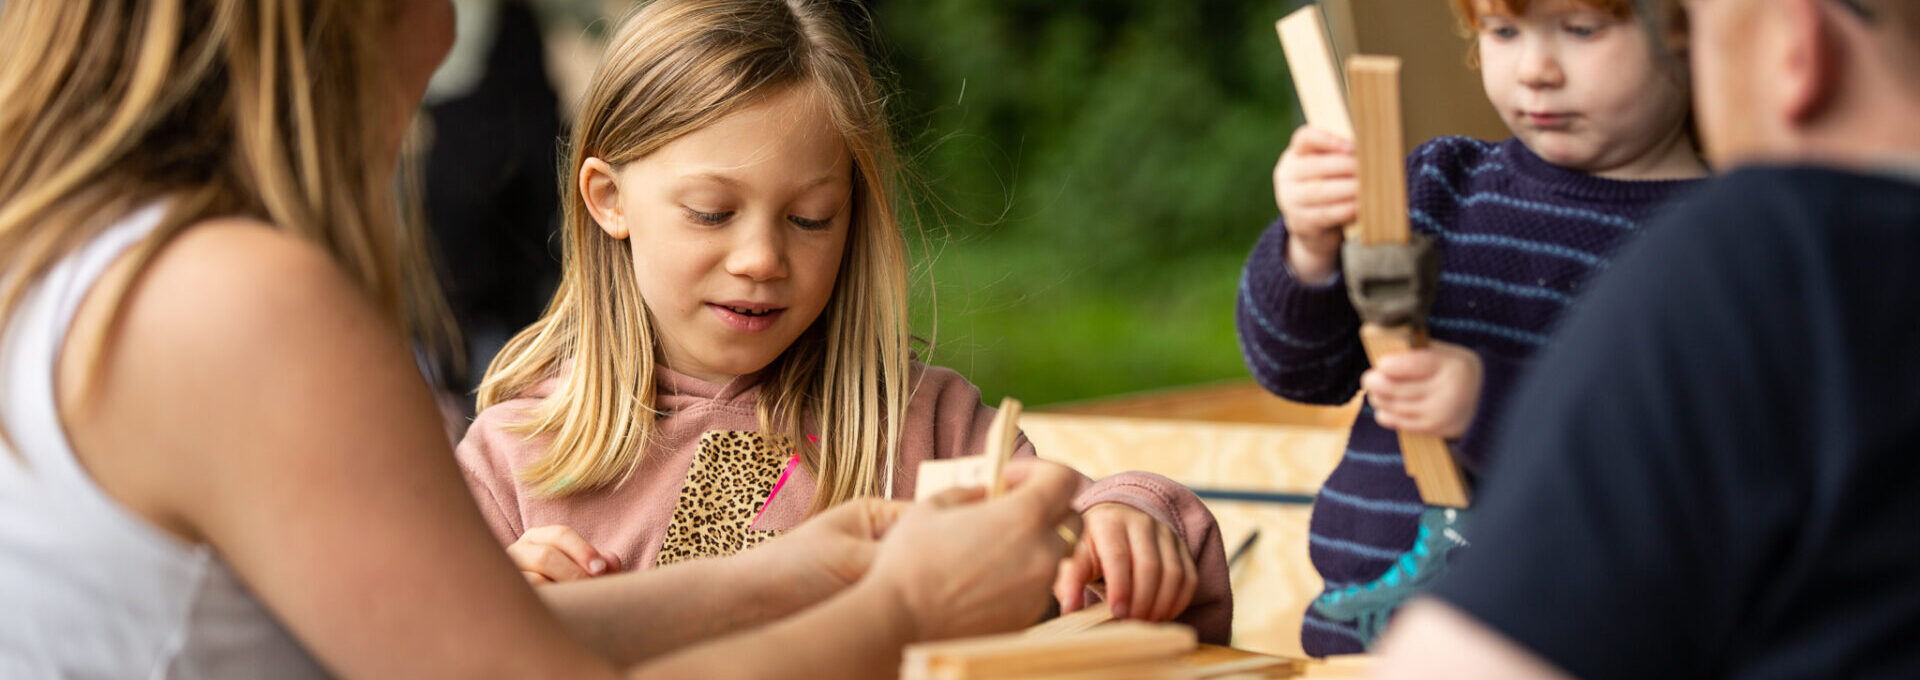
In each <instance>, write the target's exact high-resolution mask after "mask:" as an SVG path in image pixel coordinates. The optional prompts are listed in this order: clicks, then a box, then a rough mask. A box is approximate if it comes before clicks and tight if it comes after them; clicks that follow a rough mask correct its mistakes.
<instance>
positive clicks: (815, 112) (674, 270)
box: [580, 87, 853, 382]
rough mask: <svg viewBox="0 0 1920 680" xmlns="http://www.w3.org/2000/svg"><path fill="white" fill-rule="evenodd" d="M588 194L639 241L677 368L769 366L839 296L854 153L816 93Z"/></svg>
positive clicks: (739, 122)
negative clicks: (836, 285) (835, 292)
mask: <svg viewBox="0 0 1920 680" xmlns="http://www.w3.org/2000/svg"><path fill="white" fill-rule="evenodd" d="M580 182H581V193H582V194H583V195H584V196H585V198H586V201H587V204H588V210H589V211H590V212H591V213H592V214H593V216H594V219H595V220H596V221H598V222H599V224H600V227H601V228H602V229H603V230H605V231H606V232H607V233H608V234H610V235H612V236H613V237H614V238H631V239H632V241H631V245H632V250H633V271H634V279H635V281H637V282H638V284H639V287H640V295H641V298H642V299H644V300H645V301H646V304H647V309H648V311H649V312H650V313H651V319H652V321H653V327H654V329H655V335H656V336H657V337H658V338H659V340H660V343H659V347H660V350H659V351H660V354H661V358H662V359H664V361H665V362H666V365H667V367H668V368H671V369H673V370H675V371H679V372H681V373H684V374H687V375H690V376H693V377H696V378H699V379H702V380H706V381H709V382H725V381H727V380H730V379H732V378H733V377H734V376H738V375H741V374H745V373H751V372H754V371H758V370H760V369H762V368H765V367H766V366H767V365H768V364H770V363H772V362H773V360H774V359H775V358H777V357H779V356H780V353H781V352H783V351H785V350H786V349H787V347H788V346H789V345H792V344H793V342H794V340H796V339H797V338H799V337H800V334H801V333H802V332H803V331H805V330H806V329H807V327H808V326H810V325H812V324H813V321H814V319H816V318H818V317H819V316H820V312H821V310H823V309H825V308H826V306H827V301H828V299H829V298H830V297H831V296H832V294H833V287H834V280H835V279H836V278H837V276H838V273H839V270H840V259H841V257H842V254H843V253H844V252H845V251H846V244H847V233H848V229H849V227H848V224H849V220H850V214H851V212H852V209H853V156H852V154H851V152H850V151H849V150H848V148H847V145H846V142H845V140H844V138H843V137H842V136H841V135H840V132H839V130H838V129H836V128H835V127H834V124H833V121H832V119H831V118H830V117H829V115H828V112H827V109H826V107H825V105H824V104H823V103H822V101H821V100H820V99H819V98H818V96H817V95H816V93H815V91H814V90H813V88H810V87H791V88H787V89H786V90H784V91H782V92H779V93H777V94H775V95H773V96H770V97H768V98H767V99H765V100H763V101H761V102H758V103H756V104H754V105H753V106H751V107H748V108H745V109H742V110H740V111H737V112H735V113H733V114H731V115H729V116H727V117H725V118H722V119H721V120H720V121H719V122H717V123H714V124H713V125H711V126H708V127H706V128H703V129H701V130H698V131H695V132H693V133H691V134H688V135H686V136H684V137H681V138H679V139H677V140H674V141H673V142H671V143H669V144H667V145H666V146H664V147H661V148H660V149H659V150H657V151H655V152H653V153H652V154H649V155H647V156H645V157H642V158H640V159H638V160H635V161H633V162H630V163H627V164H626V165H625V166H624V167H621V168H618V169H614V168H612V167H611V166H609V165H607V164H606V163H605V162H603V161H600V160H599V159H588V160H587V162H586V163H585V165H584V166H583V167H582V169H581V173H580Z"/></svg>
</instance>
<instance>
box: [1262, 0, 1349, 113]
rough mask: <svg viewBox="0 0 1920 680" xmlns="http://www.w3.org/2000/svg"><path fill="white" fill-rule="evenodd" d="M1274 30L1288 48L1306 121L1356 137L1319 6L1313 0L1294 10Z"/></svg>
mask: <svg viewBox="0 0 1920 680" xmlns="http://www.w3.org/2000/svg"><path fill="white" fill-rule="evenodd" d="M1274 30H1275V31H1277V32H1279V34H1280V48H1281V50H1282V51H1284V52H1286V55H1287V70H1288V72H1290V73H1292V74H1293V91H1294V93H1295V94H1297V95H1298V96H1299V97H1300V110H1301V111H1303V112H1305V113H1306V114H1307V124H1308V125H1312V126H1314V127H1317V128H1320V129H1322V130H1326V131H1328V132H1332V133H1334V134H1337V135H1340V136H1342V137H1345V138H1347V139H1353V122H1352V120H1351V119H1350V118H1348V116H1347V92H1346V87H1345V86H1343V85H1342V84H1341V82H1340V67H1339V63H1340V61H1339V58H1338V57H1337V56H1336V53H1335V52H1334V50H1333V41H1332V40H1330V39H1329V38H1328V37H1327V25H1326V21H1325V20H1324V19H1323V18H1322V17H1321V14H1320V8H1319V7H1317V6H1315V5H1311V4H1310V5H1307V6H1306V7H1302V8H1300V9H1298V10H1295V11H1294V12H1293V13H1292V14H1288V15H1287V16H1285V17H1283V18H1281V19H1280V21H1278V22H1276V23H1275V24H1274Z"/></svg>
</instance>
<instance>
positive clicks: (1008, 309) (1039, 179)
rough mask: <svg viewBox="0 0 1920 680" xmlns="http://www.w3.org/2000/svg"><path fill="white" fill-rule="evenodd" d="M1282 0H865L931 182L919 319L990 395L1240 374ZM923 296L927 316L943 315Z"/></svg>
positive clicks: (1275, 90) (1277, 85)
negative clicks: (1240, 289)
mask: <svg viewBox="0 0 1920 680" xmlns="http://www.w3.org/2000/svg"><path fill="white" fill-rule="evenodd" d="M1292 4H1294V3H1293V2H1291V1H1289V0H1266V1H1262V2H1245V3H1230V2H1218V1H1214V0H1174V1H1168V0H1106V1H1101V2H1092V1H1087V0H870V1H869V2H868V3H867V5H868V7H869V9H870V11H871V13H872V14H873V17H874V21H875V24H876V26H877V33H878V36H877V52H878V54H879V55H880V57H881V59H882V60H884V62H885V64H886V67H887V68H889V69H890V70H891V71H892V72H893V74H894V78H893V80H894V84H895V86H896V90H897V91H898V95H899V97H900V98H899V99H898V100H896V101H894V102H893V106H894V110H895V113H896V116H897V118H898V120H899V126H898V129H899V132H900V136H901V139H902V141H903V150H904V151H905V154H906V156H907V157H908V158H909V159H910V160H909V162H910V164H911V166H912V167H913V168H914V170H915V171H916V172H917V174H919V175H920V177H921V179H922V180H923V185H922V186H921V187H920V188H919V189H920V190H919V192H918V194H919V195H918V197H919V198H920V201H919V202H918V213H919V217H920V220H921V223H922V227H923V228H924V229H925V231H926V235H927V240H926V241H925V242H924V243H922V244H920V247H919V248H918V250H917V252H916V253H915V259H916V263H917V264H918V265H919V266H920V267H921V269H920V272H921V273H922V274H923V275H927V276H931V277H932V280H933V282H934V284H935V285H934V288H933V289H932V290H931V291H929V290H928V289H927V286H926V285H925V284H926V280H925V278H924V277H923V278H922V279H921V280H920V281H918V282H917V291H918V293H919V294H918V295H916V303H917V315H916V318H915V330H916V332H918V333H920V334H922V335H931V336H932V339H933V340H934V341H935V343H936V344H935V348H934V351H933V356H932V361H933V362H934V363H939V364H942V365H947V366H952V367H954V368H956V369H958V370H960V371H961V372H962V373H964V374H966V375H968V376H969V377H971V378H972V379H973V380H974V381H975V382H976V383H978V384H979V385H980V386H981V388H982V390H983V391H984V392H985V393H986V396H987V398H988V400H989V402H992V401H997V400H998V398H999V396H1000V395H1013V396H1017V397H1020V398H1021V399H1023V400H1025V401H1026V402H1027V403H1029V404H1042V403H1047V402H1053V401H1061V400H1074V399H1085V398H1090V397H1098V396H1107V395H1113V394H1119V393H1124V392H1131V391H1138V390H1143V389H1151V388H1157V387H1166V386H1176V385H1186V384H1192V383H1196V382H1205V381H1211V380H1220V379H1226V378H1234V377H1240V376H1244V375H1245V373H1246V370H1245V368H1244V367H1243V366H1242V365H1241V360H1240V353H1239V349H1238V345H1237V344H1236V343H1235V341H1234V335H1233V295H1234V289H1235V285H1236V284H1237V282H1238V279H1239V271H1240V265H1241V263H1242V262H1243V260H1244V258H1245V256H1246V252H1247V249H1248V248H1249V247H1250V246H1251V245H1252V243H1253V240H1254V239H1255V237H1257V236H1258V234H1259V232H1260V230H1261V228H1262V227H1264V226H1265V225H1266V223H1267V222H1268V221H1269V220H1270V219H1271V218H1272V216H1273V214H1274V211H1275V208H1274V205H1273V188H1272V186H1273V185H1272V180H1271V173H1272V169H1273V163H1274V161H1275V159H1276V158H1277V157H1278V156H1279V153H1280V150H1281V149H1282V148H1283V147H1284V146H1285V142H1286V138H1287V135H1288V134H1289V133H1290V132H1291V130H1292V128H1293V126H1294V123H1293V113H1292V112H1293V110H1294V103H1293V98H1292V88H1291V85H1290V83H1289V81H1288V78H1287V74H1286V65H1285V61H1284V59H1283V58H1282V55H1281V51H1280V46H1279V44H1278V42H1277V40H1276V39H1275V37H1274V30H1273V22H1274V20H1275V19H1277V18H1279V17H1280V16H1281V15H1283V14H1285V12H1286V10H1287V9H1288V7H1289V6H1290V5H1292ZM930 309H937V310H938V316H937V318H935V317H934V316H933V315H931V314H929V313H928V311H929V310H930Z"/></svg>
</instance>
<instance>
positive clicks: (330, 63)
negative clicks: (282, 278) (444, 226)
mask: <svg viewBox="0 0 1920 680" xmlns="http://www.w3.org/2000/svg"><path fill="white" fill-rule="evenodd" d="M393 12H394V10H393V9H392V8H391V7H389V6H388V3H373V2H364V1H362V0H95V1H83V0H45V1H40V0H7V1H6V2H4V3H0V324H4V323H5V319H6V318H7V317H10V316H11V315H12V312H13V311H14V310H15V309H16V307H17V306H18V305H19V302H20V300H21V297H22V295H24V294H25V292H26V290H27V289H28V288H29V287H30V286H31V285H32V284H33V283H34V282H35V281H37V280H39V279H40V278H41V277H42V276H44V275H45V274H46V272H47V271H48V270H49V269H50V268H51V267H52V266H54V264H55V263H57V262H59V261H60V260H61V259H63V258H64V257H65V256H66V255H67V254H68V253H71V252H72V251H73V250H74V249H75V248H77V247H79V246H80V245H81V244H83V243H86V242H87V241H89V240H91V239H92V238H94V237H95V236H96V235H98V234H99V233H100V232H101V231H102V230H103V229H105V228H106V227H108V226H110V225H111V224H113V223H114V222H115V221H116V220H118V219H120V218H121V217H123V216H125V215H127V214H128V213H129V212H131V211H132V210H134V209H135V208H137V207H139V206H141V205H144V204H148V203H152V202H155V201H162V200H164V201H166V213H165V217H164V218H163V219H162V220H161V223H160V226H159V227H158V228H157V229H156V230H155V231H154V232H153V234H152V235H151V236H150V237H148V238H147V239H146V240H145V241H144V242H143V243H141V244H140V245H138V246H136V247H135V249H134V250H133V251H132V252H133V255H134V257H135V258H136V260H135V270H136V273H137V272H138V271H139V270H141V269H144V268H145V267H146V266H147V265H148V264H149V263H150V262H151V261H152V259H153V257H154V255H155V254H156V253H157V252H158V251H159V250H160V249H161V248H162V247H164V246H165V245H166V244H167V243H168V242H169V241H170V240H171V239H172V238H173V237H175V236H177V235H178V234H179V233H180V232H181V231H182V230H183V229H185V228H186V227H188V226H191V225H192V224H194V223H196V222H200V221H202V220H205V219H207V218H210V217H218V216H245V217H251V218H256V219H260V220H263V221H266V222H269V223H271V224H273V225H274V226H276V227H277V228H279V229H281V230H283V231H286V232H288V233H290V234H293V235H296V236H298V237H300V238H303V239H306V240H308V241H311V242H312V243H313V244H314V245H315V246H317V247H319V248H321V249H322V250H324V251H326V252H327V253H329V254H331V255H332V256H333V258H334V259H335V260H336V261H337V262H339V263H340V265H341V266H342V267H344V268H345V269H346V270H347V271H348V272H349V273H350V274H351V275H352V276H353V278H354V279H355V280H357V281H358V283H359V284H360V286H361V287H362V288H364V289H365V291H366V292H367V293H368V295H369V296H370V297H371V298H372V299H373V300H374V301H375V302H376V303H377V304H378V305H380V306H381V307H382V308H383V309H384V310H385V311H386V313H387V314H388V315H389V317H390V318H391V319H392V320H393V321H394V322H395V323H396V324H398V325H400V326H401V327H403V328H409V329H414V330H419V329H424V328H428V327H429V326H431V323H430V322H432V321H441V320H444V318H445V317H444V316H443V315H440V314H437V313H436V311H437V310H441V309H444V303H441V302H439V297H438V293H437V290H436V289H435V287H434V284H433V277H432V275H431V272H428V271H425V262H424V260H423V258H424V253H426V252H427V249H426V248H424V247H422V246H421V244H419V243H418V241H417V239H418V238H419V237H418V236H417V232H415V231H410V230H408V229H407V228H405V226H404V224H403V222H402V221H401V220H400V219H399V213H400V211H399V210H398V209H397V208H396V205H397V203H396V199H395V197H394V190H393V181H394V180H393V177H394V176H393V172H392V170H393V159H394V153H395V149H396V148H397V147H398V141H399V140H398V139H395V137H396V136H397V132H398V131H397V130H393V128H394V127H395V125H394V122H395V120H396V118H395V117H396V116H398V115H400V114H401V113H403V110H402V109H401V108H399V107H400V106H401V104H402V102H401V101H400V100H399V97H400V94H401V90H400V85H399V82H398V79H397V78H395V77H394V76H393V75H391V65H390V64H386V63H384V61H385V60H384V58H383V57H382V54H383V50H382V43H381V42H380V41H381V40H382V39H383V38H384V37H385V36H387V35H389V34H390V29H388V28H387V27H386V24H388V23H390V21H391V19H392V14H393ZM390 130H393V132H394V134H388V131H390ZM134 278H135V277H128V278H127V279H125V280H126V281H132V280H133V279H134ZM127 285H129V284H120V287H119V288H118V289H111V290H108V292H107V294H108V295H110V296H111V298H110V299H112V300H113V301H114V303H113V306H114V307H116V308H117V307H118V303H119V301H120V300H121V299H122V298H123V297H124V295H125V294H126V286H127ZM409 310H416V311H417V312H418V313H413V312H410V311H409ZM101 349H103V348H102V347H94V348H92V350H93V353H94V356H96V357H97V356H98V354H99V352H100V351H101Z"/></svg>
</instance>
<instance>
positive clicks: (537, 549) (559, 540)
mask: <svg viewBox="0 0 1920 680" xmlns="http://www.w3.org/2000/svg"><path fill="white" fill-rule="evenodd" d="M507 556H508V557H511V558H513V564H514V566H517V567H519V568H520V575H521V576H525V577H527V582H529V583H534V584H540V583H559V582H561V581H576V580H579V579H583V578H591V577H594V576H604V575H607V574H613V573H617V572H619V571H620V558H619V557H618V556H616V555H614V554H612V553H605V552H601V551H600V550H599V549H597V548H595V547H593V544H591V543H588V542H587V539H585V538H583V537H581V536H580V533H579V532H577V531H574V530H573V528H572V527H568V526H563V525H559V524H553V525H548V526H544V527H534V528H532V529H528V530H527V533H524V534H521V535H520V539H519V540H516V541H514V542H513V545H510V546H507Z"/></svg>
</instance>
